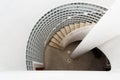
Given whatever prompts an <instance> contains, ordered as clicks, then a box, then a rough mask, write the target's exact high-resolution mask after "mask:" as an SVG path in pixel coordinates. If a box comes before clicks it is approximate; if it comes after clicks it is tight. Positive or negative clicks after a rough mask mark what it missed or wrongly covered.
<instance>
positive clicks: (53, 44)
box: [49, 42, 60, 49]
mask: <svg viewBox="0 0 120 80" xmlns="http://www.w3.org/2000/svg"><path fill="white" fill-rule="evenodd" d="M49 46H51V47H54V48H58V49H60V47H59V46H58V45H57V44H55V43H53V42H50V43H49Z"/></svg>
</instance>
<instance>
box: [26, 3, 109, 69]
mask: <svg viewBox="0 0 120 80" xmlns="http://www.w3.org/2000/svg"><path fill="white" fill-rule="evenodd" d="M106 11H107V9H106V8H104V7H101V6H97V5H94V4H88V3H70V4H66V5H62V6H59V7H57V8H54V9H52V10H51V11H49V12H48V13H46V14H45V15H44V16H42V17H41V18H40V19H39V20H38V22H37V23H36V24H35V26H34V28H33V29H32V31H31V33H30V36H29V40H28V43H27V48H26V65H27V70H33V61H35V62H39V63H43V55H44V50H45V46H46V44H47V43H48V41H49V39H50V38H51V37H52V35H53V34H54V33H55V32H56V31H58V30H59V29H60V28H62V27H64V26H66V25H69V24H72V23H76V22H95V23H97V22H98V21H99V19H100V18H101V17H102V16H103V15H104V14H105V12H106Z"/></svg>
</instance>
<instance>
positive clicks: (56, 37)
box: [53, 34, 62, 42]
mask: <svg viewBox="0 0 120 80" xmlns="http://www.w3.org/2000/svg"><path fill="white" fill-rule="evenodd" d="M53 37H54V38H55V39H57V40H58V41H59V42H61V41H62V39H61V38H60V37H59V36H58V35H57V34H55V35H54V36H53Z"/></svg>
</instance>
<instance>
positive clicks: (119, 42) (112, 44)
mask: <svg viewBox="0 0 120 80" xmlns="http://www.w3.org/2000/svg"><path fill="white" fill-rule="evenodd" d="M98 48H99V49H100V50H101V51H102V52H103V53H104V54H105V55H106V57H107V58H108V59H109V61H110V64H111V71H120V36H117V37H115V38H113V39H111V40H109V41H108V42H106V43H104V44H102V45H100V46H99V47H98Z"/></svg>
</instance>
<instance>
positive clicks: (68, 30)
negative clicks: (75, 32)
mask: <svg viewBox="0 0 120 80" xmlns="http://www.w3.org/2000/svg"><path fill="white" fill-rule="evenodd" d="M65 30H66V32H67V34H68V33H70V27H69V26H65Z"/></svg>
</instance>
